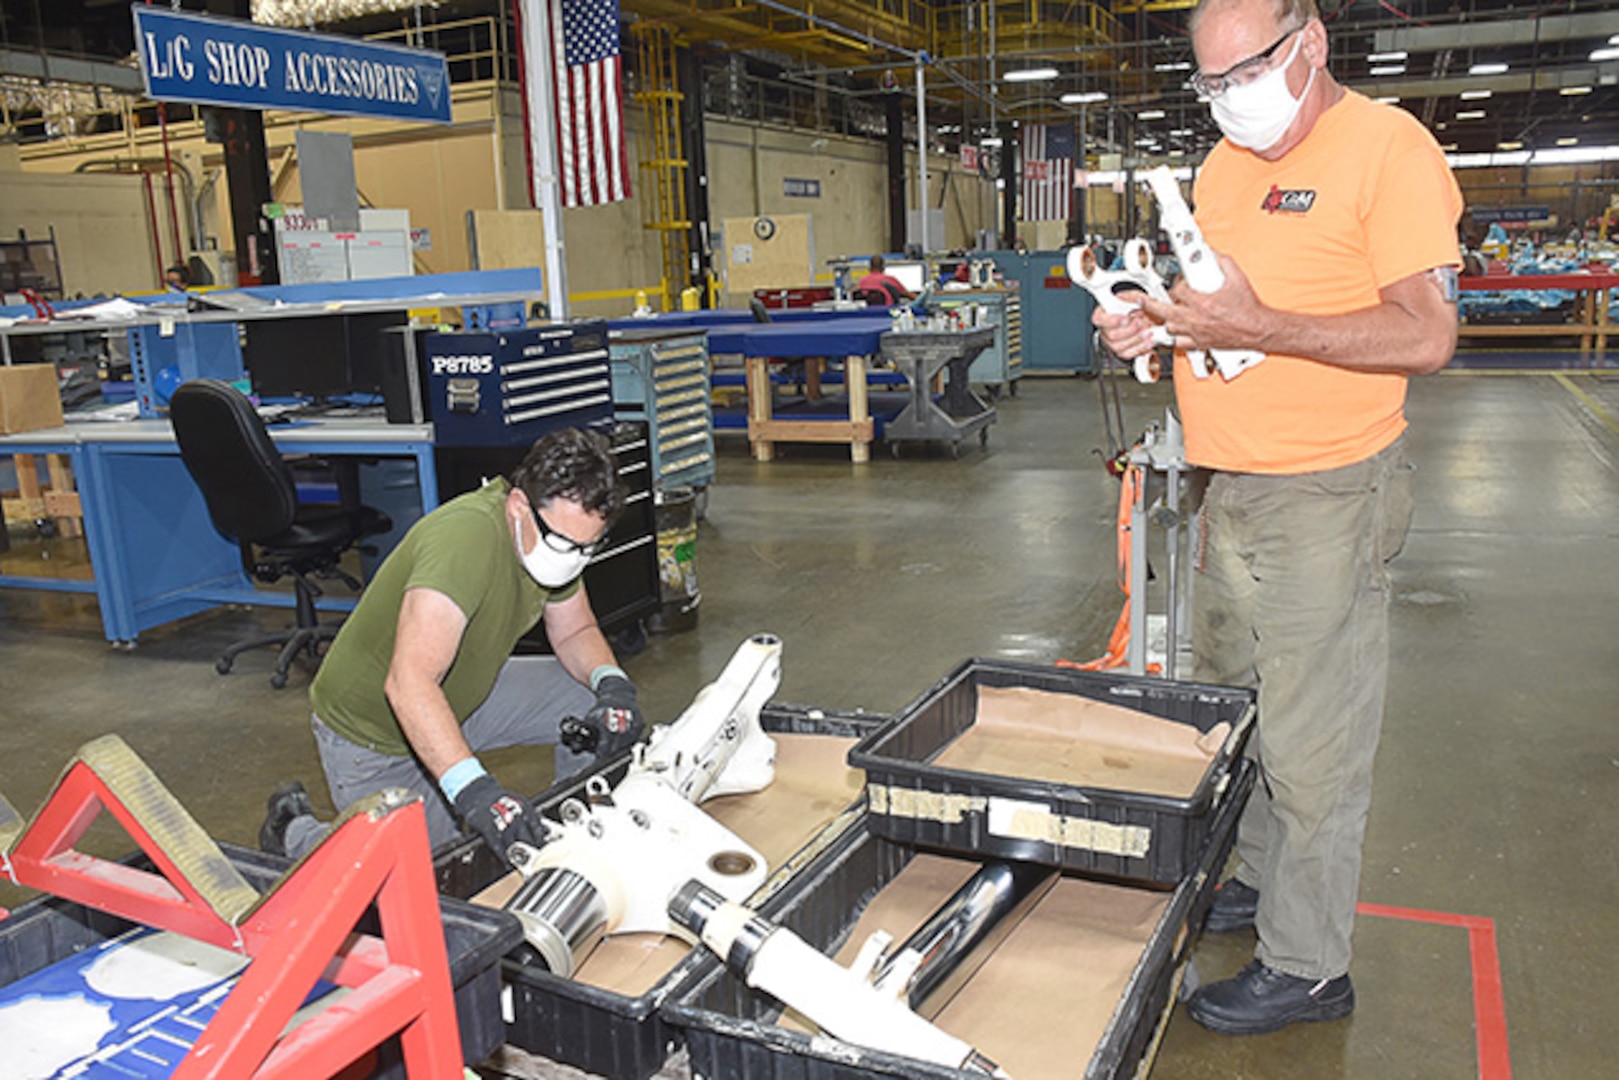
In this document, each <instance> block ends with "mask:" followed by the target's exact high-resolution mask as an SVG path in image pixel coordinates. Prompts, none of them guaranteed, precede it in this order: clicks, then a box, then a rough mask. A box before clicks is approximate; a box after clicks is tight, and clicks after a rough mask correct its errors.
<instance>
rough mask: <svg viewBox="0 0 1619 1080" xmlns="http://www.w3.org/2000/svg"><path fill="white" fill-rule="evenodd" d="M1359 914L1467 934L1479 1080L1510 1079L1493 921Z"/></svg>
mask: <svg viewBox="0 0 1619 1080" xmlns="http://www.w3.org/2000/svg"><path fill="white" fill-rule="evenodd" d="M1356 910H1357V911H1358V912H1359V913H1360V914H1362V915H1371V916H1375V917H1376V918H1380V919H1404V920H1405V921H1406V922H1419V923H1431V924H1433V925H1436V926H1455V927H1459V928H1461V929H1463V930H1466V931H1467V951H1468V959H1469V960H1470V962H1471V964H1472V969H1473V1028H1474V1030H1475V1031H1476V1033H1477V1037H1478V1075H1479V1080H1511V1077H1512V1056H1511V1054H1510V1052H1509V1050H1508V1047H1507V1009H1506V998H1505V995H1504V994H1503V993H1502V990H1501V958H1500V954H1499V953H1498V952H1497V951H1496V947H1495V920H1494V919H1489V918H1485V917H1484V916H1482V915H1454V914H1451V913H1450V912H1445V911H1423V910H1421V909H1419V908H1403V907H1390V906H1388V905H1387V904H1360V905H1358V906H1357V908H1356Z"/></svg>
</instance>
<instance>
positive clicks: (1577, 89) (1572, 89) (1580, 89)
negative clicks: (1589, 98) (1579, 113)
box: [1557, 86, 1591, 97]
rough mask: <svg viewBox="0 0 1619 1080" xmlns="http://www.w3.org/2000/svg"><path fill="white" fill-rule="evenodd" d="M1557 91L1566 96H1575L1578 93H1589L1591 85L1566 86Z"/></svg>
mask: <svg viewBox="0 0 1619 1080" xmlns="http://www.w3.org/2000/svg"><path fill="white" fill-rule="evenodd" d="M1557 92H1558V93H1559V94H1562V95H1563V96H1564V97H1574V96H1576V95H1578V94H1589V93H1590V92H1591V88H1590V87H1589V86H1565V87H1563V88H1562V89H1561V90H1559V91H1557Z"/></svg>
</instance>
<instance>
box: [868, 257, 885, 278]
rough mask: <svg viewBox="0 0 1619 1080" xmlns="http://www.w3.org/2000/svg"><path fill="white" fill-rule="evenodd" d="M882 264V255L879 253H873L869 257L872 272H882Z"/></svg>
mask: <svg viewBox="0 0 1619 1080" xmlns="http://www.w3.org/2000/svg"><path fill="white" fill-rule="evenodd" d="M884 265H885V264H884V261H883V257H882V256H881V255H873V256H872V257H871V272H872V273H873V274H880V273H882V272H883V266H884Z"/></svg>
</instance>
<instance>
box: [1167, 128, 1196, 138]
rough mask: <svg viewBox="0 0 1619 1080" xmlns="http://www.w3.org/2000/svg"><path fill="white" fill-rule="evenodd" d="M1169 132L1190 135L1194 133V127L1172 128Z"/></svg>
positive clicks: (1177, 134)
mask: <svg viewBox="0 0 1619 1080" xmlns="http://www.w3.org/2000/svg"><path fill="white" fill-rule="evenodd" d="M1169 133H1170V134H1171V135H1175V136H1185V135H1190V134H1191V133H1192V129H1191V128H1171V129H1170V132H1169Z"/></svg>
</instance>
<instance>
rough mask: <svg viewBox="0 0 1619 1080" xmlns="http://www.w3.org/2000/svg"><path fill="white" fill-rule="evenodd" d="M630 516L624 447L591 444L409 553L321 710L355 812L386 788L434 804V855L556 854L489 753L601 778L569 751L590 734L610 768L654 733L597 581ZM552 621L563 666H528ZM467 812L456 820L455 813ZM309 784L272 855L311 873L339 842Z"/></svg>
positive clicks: (378, 587) (415, 534)
mask: <svg viewBox="0 0 1619 1080" xmlns="http://www.w3.org/2000/svg"><path fill="white" fill-rule="evenodd" d="M623 505H624V491H623V488H622V487H621V486H620V484H619V481H618V472H617V468H616V466H615V463H614V461H613V455H612V451H611V449H610V447H609V445H608V443H607V440H606V439H604V438H603V437H602V436H600V435H598V434H595V433H593V432H584V431H578V430H574V429H568V430H564V431H558V432H554V433H552V434H550V435H547V436H545V437H544V438H543V439H541V440H540V441H539V442H537V443H535V444H534V447H533V449H532V450H530V451H529V453H528V455H527V456H526V457H525V458H524V459H523V463H522V464H521V465H519V466H518V468H517V470H516V471H515V472H514V473H513V474H512V477H511V480H510V481H507V480H505V479H496V480H492V481H490V482H489V483H486V484H485V485H484V486H483V487H481V488H479V489H478V490H476V491H471V492H468V493H467V494H465V495H462V496H460V497H458V498H455V499H452V500H451V501H450V502H447V503H445V504H444V505H443V506H440V507H439V508H438V509H436V510H434V511H433V512H432V513H430V514H428V515H426V516H425V517H423V518H422V519H421V520H420V521H418V522H417V523H416V524H415V525H414V526H412V527H411V529H410V531H409V532H408V533H406V535H405V537H404V539H403V540H401V541H400V542H399V546H398V547H396V548H395V549H394V550H393V552H392V553H391V554H390V555H389V556H388V558H387V559H386V560H385V561H384V562H383V564H382V566H381V567H380V568H379V569H378V571H377V574H376V576H375V578H374V579H373V580H372V581H371V582H370V583H369V584H368V585H367V586H366V590H365V593H364V595H363V596H362V597H361V598H360V602H359V604H358V606H357V607H356V608H355V609H354V612H353V614H351V615H350V616H349V618H348V620H347V621H346V622H345V623H344V624H343V628H342V630H341V631H340V632H339V633H338V635H337V639H336V640H335V641H333V642H332V646H331V649H330V651H329V652H328V653H327V655H326V658H325V660H324V661H323V663H322V664H321V668H320V672H319V674H317V675H316V677H315V681H314V684H313V685H312V686H311V687H310V692H309V698H310V705H311V707H312V710H313V718H312V721H311V723H312V726H313V728H314V732H315V742H316V745H317V746H318V748H319V750H320V757H321V765H322V767H323V768H324V770H325V772H326V782H327V785H328V787H329V788H330V790H331V795H332V802H333V804H334V805H335V806H337V807H338V808H339V809H342V808H346V807H347V806H349V805H350V804H352V803H354V802H355V801H356V800H358V799H361V798H363V797H365V796H367V795H371V794H374V793H376V792H378V791H381V790H382V789H384V788H390V787H396V788H406V789H409V790H411V791H414V792H416V793H417V794H419V795H421V797H422V801H423V803H424V805H425V808H426V810H427V827H428V836H429V838H430V839H431V841H432V844H433V846H434V847H435V848H437V847H439V846H440V845H441V844H443V843H445V842H446V841H448V840H450V839H452V838H453V837H455V836H456V835H457V829H456V824H455V817H456V816H459V817H460V818H461V820H463V821H464V822H466V824H467V825H468V826H469V827H470V828H471V829H472V830H473V831H474V832H476V833H477V834H478V835H479V836H482V837H483V838H484V840H485V841H486V842H487V843H488V844H489V846H490V847H491V848H492V849H493V850H494V851H496V852H497V853H499V854H500V855H501V856H502V857H504V856H505V853H506V850H507V848H508V847H509V846H510V845H511V844H512V843H513V842H515V841H519V840H520V841H523V842H525V843H529V844H533V845H535V846H539V844H540V843H542V842H543V835H544V833H543V826H542V825H541V824H540V820H539V816H538V814H536V813H535V812H534V810H533V808H532V807H531V806H530V805H529V803H528V800H526V799H524V798H522V797H521V796H518V795H515V794H513V793H512V792H510V791H508V790H507V789H506V788H505V787H503V786H502V785H501V784H500V782H499V781H498V780H496V779H495V778H494V777H493V776H492V775H490V774H489V773H488V772H487V771H486V770H485V769H484V767H483V765H482V764H480V763H479V761H478V757H477V755H478V753H480V752H481V751H484V750H491V749H495V748H497V747H503V746H529V745H543V744H551V745H555V746H556V751H555V753H556V767H557V776H558V777H561V776H565V775H567V774H568V773H571V772H575V771H577V770H578V769H580V768H582V767H583V766H585V765H587V764H589V763H590V762H591V761H592V760H593V758H592V757H591V756H590V755H588V754H580V753H574V752H573V751H571V750H569V749H567V748H566V747H564V746H561V745H558V736H559V731H560V726H561V723H562V721H563V719H564V718H566V717H570V716H582V717H584V720H585V725H586V726H587V728H589V729H591V731H590V734H593V735H594V736H595V741H596V747H595V754H596V757H597V758H606V757H610V756H611V755H613V754H615V753H617V752H619V751H621V750H623V749H624V748H625V747H627V746H629V745H631V744H632V743H634V742H635V741H636V739H638V738H639V737H640V735H641V732H642V728H643V726H644V724H643V721H642V718H641V711H640V708H639V707H638V706H637V705H636V692H635V686H634V684H633V683H631V682H630V680H629V678H628V677H627V676H626V675H625V674H624V671H623V669H622V668H620V667H619V666H618V664H617V663H616V662H615V660H614V657H613V652H612V649H611V648H610V647H609V646H608V644H607V640H606V639H605V638H604V637H603V636H602V632H601V630H600V628H599V627H598V626H597V624H596V616H595V613H594V612H593V611H592V610H591V608H590V599H589V597H588V596H586V594H585V590H584V587H583V585H582V583H581V581H580V575H581V574H582V573H583V572H584V569H585V564H586V563H588V562H589V561H590V558H591V556H592V555H594V554H595V553H596V552H597V551H598V550H599V549H600V548H601V546H602V544H603V543H604V542H605V540H606V537H607V531H608V529H609V527H610V526H611V525H612V523H613V520H614V518H616V517H617V516H618V513H619V511H620V510H622V509H623ZM542 620H543V622H544V624H545V633H546V637H547V638H548V639H549V640H550V642H551V647H552V649H553V651H554V652H555V655H554V656H520V657H514V656H512V655H511V653H512V648H513V647H514V646H515V645H516V644H517V640H518V639H519V638H520V637H522V636H523V635H524V634H526V633H527V632H528V631H529V630H530V629H532V628H533V627H534V625H535V624H536V623H538V622H541V621H542ZM452 812H453V813H452ZM327 828H328V826H327V825H325V824H324V823H322V822H320V821H318V820H316V818H315V816H314V806H313V804H312V803H311V802H310V800H309V796H308V793H307V792H306V791H305V790H304V787H303V785H302V784H298V783H291V784H286V785H283V786H282V787H280V788H278V789H277V790H276V791H275V793H274V794H273V795H271V796H270V802H269V815H268V817H267V818H266V820H265V822H264V827H263V828H262V829H261V830H260V833H259V845H260V847H262V848H264V849H265V850H266V851H271V852H274V853H278V854H285V855H291V856H294V857H296V856H299V855H301V854H303V853H304V852H305V851H307V850H308V849H309V848H311V847H313V846H314V844H315V843H316V842H317V841H318V840H319V839H320V838H321V836H323V835H324V834H325V831H326V829H327Z"/></svg>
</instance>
